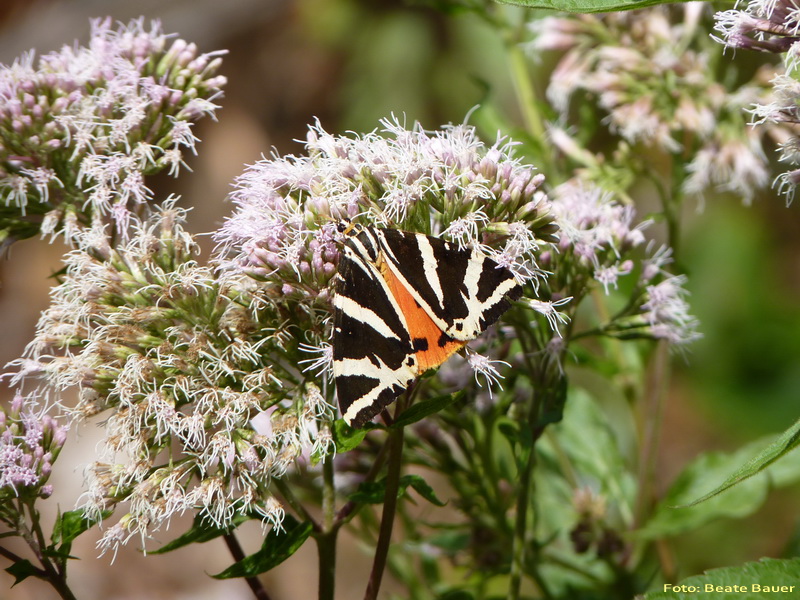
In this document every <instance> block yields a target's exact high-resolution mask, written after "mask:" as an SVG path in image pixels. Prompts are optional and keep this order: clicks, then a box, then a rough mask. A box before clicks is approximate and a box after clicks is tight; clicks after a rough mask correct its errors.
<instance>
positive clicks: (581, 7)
mask: <svg viewBox="0 0 800 600" xmlns="http://www.w3.org/2000/svg"><path fill="white" fill-rule="evenodd" d="M495 1H496V2H499V3H501V4H516V5H517V6H526V7H528V8H546V9H550V10H560V11H564V12H573V13H598V12H613V11H618V10H633V9H635V8H645V7H647V6H655V5H657V4H666V3H667V2H670V3H672V4H675V3H676V2H675V0H495ZM683 1H685V2H689V1H690V0H683Z"/></svg>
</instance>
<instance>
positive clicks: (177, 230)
mask: <svg viewBox="0 0 800 600" xmlns="http://www.w3.org/2000/svg"><path fill="white" fill-rule="evenodd" d="M182 219H183V214H182V212H181V211H180V210H178V209H176V208H175V206H174V203H173V202H167V203H166V204H165V205H164V206H163V207H162V209H161V212H160V213H158V214H156V215H155V216H154V217H153V218H151V219H150V220H149V221H146V222H139V221H134V223H133V226H132V233H131V236H130V239H129V240H128V241H127V242H126V243H124V244H122V245H119V246H118V247H116V248H111V247H110V246H109V245H108V242H107V239H106V238H105V237H98V236H95V235H94V234H93V230H87V231H86V232H85V233H83V234H81V235H80V236H79V237H78V241H79V243H80V247H79V248H78V249H76V250H74V251H72V252H71V253H70V254H68V256H67V258H66V275H65V277H64V279H63V282H62V283H61V285H59V286H58V287H56V288H55V289H54V290H53V292H52V302H51V306H50V307H49V308H48V309H47V310H46V311H45V312H44V313H43V315H42V317H41V320H40V322H39V326H38V331H37V334H36V336H35V338H34V340H33V341H32V342H31V344H30V345H29V347H28V350H27V357H26V358H25V359H23V360H21V361H19V365H20V369H19V372H18V374H17V379H18V380H24V381H25V382H27V381H29V380H30V379H32V378H33V377H34V376H36V377H39V378H42V379H44V381H45V384H46V385H47V386H48V389H51V390H62V389H65V388H68V387H73V386H77V387H78V389H79V402H78V404H77V406H75V407H73V408H71V409H70V410H71V413H72V415H73V417H74V418H82V417H91V416H92V415H94V414H96V413H100V412H105V419H104V425H105V428H106V437H105V440H104V443H103V452H102V455H101V457H100V460H99V461H98V462H97V463H95V464H94V465H93V466H91V467H90V469H89V474H88V480H89V486H88V490H87V492H86V495H85V507H86V509H87V510H88V511H89V514H90V515H95V516H97V515H99V512H100V511H102V510H105V509H107V508H112V507H114V505H116V504H119V503H126V504H127V511H128V512H127V514H126V515H125V516H124V517H123V518H122V519H121V520H120V521H119V522H118V523H117V524H116V525H115V526H114V527H111V528H109V529H107V531H106V534H105V536H104V538H103V540H102V541H101V545H102V547H103V548H106V549H108V548H114V547H115V546H116V545H117V544H118V543H120V542H124V541H126V540H127V539H128V538H129V537H131V536H132V535H134V534H139V535H141V536H142V537H143V538H144V537H146V536H147V535H149V533H150V532H152V531H154V530H156V529H158V528H159V527H160V526H164V525H167V524H168V523H169V521H170V518H171V517H172V516H173V515H175V514H180V513H182V512H184V511H187V510H188V511H197V512H198V513H199V514H200V515H202V516H204V517H205V518H206V519H208V520H209V521H210V522H213V523H214V524H215V525H217V526H219V527H227V526H229V525H230V524H231V520H232V519H233V518H234V517H235V516H236V515H248V516H253V515H258V516H260V517H261V518H262V520H263V521H264V522H265V523H266V522H269V523H272V524H273V525H274V526H280V523H281V521H282V518H283V508H282V506H281V504H280V503H279V501H278V500H277V499H275V498H274V497H273V495H272V493H271V492H270V481H271V480H272V479H273V478H276V477H281V476H283V475H284V474H285V473H286V472H287V470H289V469H290V468H292V467H293V466H294V464H295V461H296V460H298V459H300V458H304V459H305V461H306V463H309V462H310V463H314V462H317V461H319V460H324V458H325V456H326V455H328V454H329V453H330V452H331V451H332V440H331V429H330V423H331V421H332V420H333V407H331V406H330V405H329V404H328V403H327V402H326V401H325V400H324V398H323V396H322V394H321V393H320V391H319V389H317V388H316V387H314V386H313V385H306V384H304V383H303V382H302V379H301V378H299V377H298V371H297V368H296V367H295V365H294V364H293V363H292V362H291V361H290V360H286V358H285V352H284V345H286V344H293V343H294V342H293V341H292V337H291V335H290V334H289V333H288V332H286V331H282V330H280V326H279V323H280V318H279V315H278V314H276V313H275V311H274V309H273V307H272V305H271V304H270V302H269V299H268V298H267V297H264V296H260V295H258V294H251V293H249V292H248V290H247V289H246V284H247V283H248V282H251V281H250V280H249V279H247V280H245V282H244V284H242V285H239V284H237V282H236V281H234V278H229V279H228V280H227V281H226V282H225V284H224V285H222V284H221V283H220V282H219V281H218V280H217V279H216V278H215V276H214V273H213V270H212V269H211V268H209V267H205V266H201V265H199V264H198V263H197V262H196V261H195V260H194V254H195V251H196V247H195V242H194V241H193V239H192V237H191V236H190V235H189V234H188V233H187V232H186V231H185V230H184V229H183V227H182V225H181V221H182Z"/></svg>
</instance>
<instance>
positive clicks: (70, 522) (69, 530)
mask: <svg viewBox="0 0 800 600" xmlns="http://www.w3.org/2000/svg"><path fill="white" fill-rule="evenodd" d="M111 512H112V511H110V510H106V511H103V512H101V513H100V518H99V519H93V518H89V517H87V516H86V513H85V512H84V510H83V509H77V510H70V511H67V512H65V513H61V514H59V515H58V518H56V522H55V524H54V525H53V533H52V535H51V536H50V541H51V542H52V544H51V545H49V546H48V547H47V548H46V549H45V550H44V552H45V554H47V555H48V556H57V557H60V558H64V559H66V558H70V551H71V550H72V542H73V541H74V540H75V538H77V537H78V536H79V535H80V534H82V533H83V532H85V531H87V530H88V529H90V528H91V527H93V526H94V525H95V524H97V523H98V522H100V521H101V520H102V519H105V518H106V517H109V516H111ZM73 558H74V557H73Z"/></svg>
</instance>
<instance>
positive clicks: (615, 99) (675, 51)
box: [531, 3, 775, 202]
mask: <svg viewBox="0 0 800 600" xmlns="http://www.w3.org/2000/svg"><path fill="white" fill-rule="evenodd" d="M702 11H703V8H702V5H701V4H699V3H690V4H687V5H686V6H685V7H684V8H682V9H674V10H669V9H663V8H655V9H647V10H639V11H630V12H618V13H611V14H607V15H602V16H595V15H575V16H569V17H548V18H545V19H542V20H539V21H535V22H533V23H532V25H531V28H532V30H533V32H534V34H535V36H536V37H535V38H534V41H533V42H532V43H531V48H532V49H533V50H535V51H541V50H556V51H561V52H563V53H564V54H563V56H562V57H561V59H560V60H559V62H558V64H557V66H556V68H555V70H554V71H553V74H552V77H551V79H550V84H549V86H548V90H547V96H548V99H549V100H550V102H551V103H552V104H553V106H554V107H555V108H556V109H557V110H558V111H559V113H560V114H561V116H562V119H564V120H566V119H567V118H568V117H569V116H570V112H571V109H572V112H574V104H575V103H576V102H578V98H581V99H583V98H584V97H585V96H586V97H588V98H590V99H593V100H594V101H595V102H596V104H597V106H598V107H599V108H600V110H601V111H602V112H603V113H604V114H605V117H604V118H603V123H604V124H606V125H607V126H608V128H609V130H610V131H611V132H612V133H614V134H616V135H617V136H619V138H621V139H622V140H624V141H625V142H626V143H627V144H629V145H636V147H638V148H648V147H652V148H657V149H660V150H661V151H662V152H665V153H669V154H672V155H674V156H676V157H680V160H681V162H682V163H688V164H686V166H685V169H686V171H687V172H688V174H689V176H688V177H687V178H686V179H685V181H684V186H683V188H684V189H683V191H684V192H685V193H688V194H691V195H695V196H702V195H703V194H704V193H705V192H709V191H713V190H716V191H728V192H732V193H734V194H736V195H738V196H740V197H742V199H743V200H744V201H746V202H749V201H750V200H752V198H753V197H754V195H755V193H756V192H757V191H758V190H760V189H763V188H764V187H766V185H767V184H768V183H769V175H768V170H767V160H766V157H765V156H764V152H763V150H762V147H763V145H764V142H765V136H767V135H775V132H774V131H771V130H768V129H764V130H752V129H750V128H747V127H746V126H745V122H744V118H743V116H742V110H743V109H745V108H747V107H749V106H750V105H751V104H752V103H754V102H762V103H765V102H770V101H771V90H770V88H769V87H768V85H766V83H767V81H768V80H769V77H770V75H769V72H768V71H770V69H769V68H768V67H765V70H766V71H765V72H759V73H757V74H756V75H755V76H754V77H753V78H752V80H750V81H748V82H745V83H744V84H743V85H737V87H736V88H735V89H727V88H726V85H725V84H724V83H722V82H720V81H718V79H717V78H716V77H715V73H714V71H713V69H712V68H711V65H712V64H714V63H715V62H716V61H718V60H719V56H718V55H719V54H720V52H719V50H717V47H716V46H715V45H714V44H713V43H711V42H710V40H707V39H706V38H705V36H701V35H697V34H696V32H697V30H698V28H699V27H698V25H699V23H700V20H701V17H702ZM676 15H677V16H678V18H675V17H676ZM553 141H554V143H556V145H557V146H558V147H559V148H560V149H561V150H562V151H563V152H564V153H565V154H567V155H569V156H571V157H573V158H576V160H578V162H584V163H586V162H587V161H586V160H585V159H583V160H582V156H578V154H579V153H580V154H582V153H585V150H582V149H581V150H577V145H575V144H573V143H572V142H571V140H570V138H569V137H568V136H567V135H566V133H565V132H563V131H560V130H559V131H558V132H557V135H554V136H553ZM623 154H624V155H625V156H628V159H629V162H635V160H636V157H635V156H632V155H631V153H630V152H629V151H627V150H625V151H624V152H623ZM588 162H590V163H591V162H592V161H591V160H590V161H588ZM595 168H596V169H598V168H599V167H595ZM606 168H607V167H606ZM644 168H645V170H647V169H649V168H651V167H650V166H649V165H648V166H646V167H644ZM615 177H617V176H616V175H612V176H610V177H609V176H608V175H605V178H607V179H612V180H613V179H614V178H615ZM593 179H594V180H596V181H598V182H600V179H601V178H600V177H597V176H595V177H594V178H593ZM601 183H603V184H604V187H607V188H608V189H612V188H613V186H612V185H605V183H604V182H601Z"/></svg>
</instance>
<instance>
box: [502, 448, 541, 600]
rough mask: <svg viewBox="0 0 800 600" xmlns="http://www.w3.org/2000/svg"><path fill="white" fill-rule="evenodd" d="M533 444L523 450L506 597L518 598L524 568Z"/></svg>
mask: <svg viewBox="0 0 800 600" xmlns="http://www.w3.org/2000/svg"><path fill="white" fill-rule="evenodd" d="M535 456H536V453H535V452H534V449H533V446H531V447H529V448H527V449H526V450H525V456H524V458H523V461H524V466H523V468H522V472H521V473H520V479H519V495H518V496H517V519H516V521H515V523H514V538H513V544H512V546H511V581H510V582H509V585H508V599H509V600H518V599H519V594H520V587H521V584H522V573H523V570H524V568H525V547H526V546H527V545H528V544H527V538H528V535H527V532H528V500H529V498H530V496H529V495H530V488H531V474H532V472H533V467H534V465H535V462H536V458H535Z"/></svg>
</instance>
